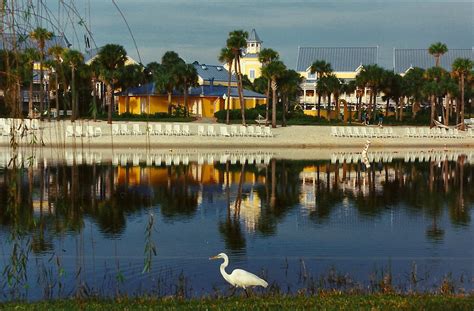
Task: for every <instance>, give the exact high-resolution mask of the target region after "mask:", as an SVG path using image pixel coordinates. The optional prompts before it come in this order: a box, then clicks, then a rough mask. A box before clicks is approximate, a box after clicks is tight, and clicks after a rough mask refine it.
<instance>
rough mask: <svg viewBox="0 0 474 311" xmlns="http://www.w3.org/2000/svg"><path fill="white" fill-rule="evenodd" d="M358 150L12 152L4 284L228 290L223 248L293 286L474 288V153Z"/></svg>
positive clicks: (40, 291) (0, 220)
mask: <svg viewBox="0 0 474 311" xmlns="http://www.w3.org/2000/svg"><path fill="white" fill-rule="evenodd" d="M359 158H360V155H352V154H343V153H338V154H334V156H333V157H332V158H331V159H327V160H318V161H289V160H279V159H274V158H272V156H271V155H270V154H260V153H255V154H232V153H229V154H221V155H217V154H202V155H195V156H188V155H176V154H149V155H133V154H116V155H114V157H113V159H110V160H104V159H101V156H100V155H99V154H94V153H87V154H86V153H74V154H66V156H65V157H64V159H63V160H59V161H51V160H44V159H42V158H40V157H34V158H23V159H19V158H18V159H16V160H17V161H16V162H10V161H9V159H7V157H6V156H4V157H3V158H2V159H0V206H1V208H0V230H1V232H0V233H1V237H0V271H1V272H2V275H1V280H0V289H1V299H2V300H9V299H14V298H27V299H32V300H38V299H46V298H50V297H53V298H57V297H69V296H76V295H80V296H89V295H102V296H113V295H117V294H129V295H135V294H145V293H149V294H153V295H169V294H179V295H186V296H200V295H211V294H214V293H223V294H227V293H228V286H227V284H226V283H225V281H224V280H223V279H222V277H221V275H220V272H219V264H220V261H209V260H208V258H209V257H210V256H213V255H216V254H218V253H220V252H225V253H227V254H228V255H229V256H230V266H229V267H228V268H227V271H228V272H230V271H231V270H232V269H234V268H236V267H240V268H244V269H247V270H250V271H252V272H254V273H256V274H258V275H260V276H263V277H264V278H265V279H266V280H267V281H268V282H269V283H270V284H271V285H272V286H273V290H275V289H276V288H279V289H280V290H281V291H283V292H291V293H295V292H296V291H298V290H300V289H306V290H311V289H314V288H316V287H324V288H339V289H347V288H363V289H365V290H369V291H370V290H376V289H378V288H379V287H380V284H381V283H382V280H384V279H385V281H387V279H388V280H391V284H392V286H393V287H395V288H397V289H400V290H403V291H410V290H420V291H434V290H437V288H438V287H439V285H440V284H441V283H442V280H449V281H450V282H452V283H453V284H454V286H455V289H456V290H458V291H459V290H463V289H464V290H467V291H471V290H472V289H473V271H474V264H473V262H474V258H473V257H474V251H473V247H472V245H473V244H472V243H473V242H472V241H473V238H474V225H473V224H472V217H473V210H474V187H473V186H472V185H473V177H474V165H473V164H472V163H474V162H471V161H470V159H471V158H472V156H471V158H469V156H466V155H462V154H455V155H453V154H451V155H447V154H442V153H436V154H435V153H433V154H429V153H425V154H424V155H421V156H420V155H417V154H411V155H405V156H404V157H401V158H396V157H395V158H393V157H392V156H391V155H386V154H375V155H374V154H371V155H370V160H371V161H372V165H371V167H370V168H367V167H365V165H363V164H361V163H360V160H359ZM19 161H21V163H23V165H18V166H19V167H13V164H14V163H19ZM8 164H10V166H8ZM388 276H390V277H388Z"/></svg>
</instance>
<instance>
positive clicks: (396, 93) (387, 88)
mask: <svg viewBox="0 0 474 311" xmlns="http://www.w3.org/2000/svg"><path fill="white" fill-rule="evenodd" d="M402 81H403V78H402V77H401V76H400V75H398V74H396V73H394V72H393V71H390V70H386V71H385V72H384V74H383V79H382V85H381V88H382V92H383V93H384V96H383V97H382V99H383V100H385V101H386V106H385V117H388V112H389V108H390V100H393V101H395V103H396V107H398V103H399V101H400V100H399V99H400V97H401V96H402ZM396 107H395V109H396Z"/></svg>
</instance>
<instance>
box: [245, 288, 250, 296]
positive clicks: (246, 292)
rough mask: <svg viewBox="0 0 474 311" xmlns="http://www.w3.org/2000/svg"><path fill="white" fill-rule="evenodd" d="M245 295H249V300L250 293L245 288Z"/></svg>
mask: <svg viewBox="0 0 474 311" xmlns="http://www.w3.org/2000/svg"><path fill="white" fill-rule="evenodd" d="M244 291H245V294H246V295H247V298H248V297H250V295H249V292H248V291H247V289H246V288H244Z"/></svg>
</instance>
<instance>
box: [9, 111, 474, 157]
mask: <svg viewBox="0 0 474 311" xmlns="http://www.w3.org/2000/svg"><path fill="white" fill-rule="evenodd" d="M115 123H119V124H122V123H125V124H127V125H128V127H129V128H130V129H131V128H132V124H137V123H138V124H139V125H140V129H141V131H142V132H144V133H145V129H146V126H147V123H146V122H115ZM150 124H151V123H150ZM161 124H162V126H163V128H164V126H165V125H166V124H167V123H161ZM168 124H169V123H168ZM186 124H187V125H189V128H190V133H191V135H190V136H167V135H146V134H142V135H131V134H130V135H113V136H112V134H111V133H112V126H111V125H109V124H107V122H105V121H97V122H94V121H92V120H90V121H89V120H81V121H76V122H75V124H74V126H75V125H82V126H84V127H85V126H88V125H91V126H93V127H94V128H95V127H100V129H101V131H102V135H101V136H99V137H66V127H67V126H68V125H71V122H70V121H59V122H57V121H52V122H47V121H44V122H42V123H41V124H40V129H38V130H35V131H33V133H34V136H33V135H31V134H30V135H26V136H24V137H22V138H18V142H19V146H20V149H21V150H23V152H25V153H26V154H30V153H34V152H38V151H37V150H41V151H40V152H41V153H42V154H43V156H44V157H47V158H61V157H65V153H71V152H72V153H74V154H76V153H78V152H79V153H84V152H87V153H90V154H95V156H96V157H100V158H101V159H112V158H113V157H114V155H116V154H121V155H124V154H128V155H130V161H131V158H132V155H133V154H139V155H141V157H140V158H139V161H145V160H146V158H147V155H153V156H156V155H163V156H167V155H186V157H189V159H191V160H197V158H198V157H200V156H202V155H205V156H206V157H207V156H211V155H212V156H213V157H217V158H218V157H220V155H225V154H227V155H229V154H236V155H244V156H262V157H265V156H268V155H271V156H272V157H277V158H283V159H330V158H334V157H338V158H340V157H341V156H344V155H350V154H356V153H360V152H361V150H362V148H363V147H364V145H365V143H366V141H367V138H352V137H334V136H332V135H331V126H288V127H278V128H276V129H272V133H273V137H222V136H198V135H197V132H198V126H200V125H201V126H204V127H207V126H208V125H209V124H204V123H198V122H193V123H186ZM180 125H183V123H180ZM212 125H214V128H215V130H216V131H217V132H219V127H220V126H225V125H222V124H212ZM426 128H427V127H426ZM392 129H393V132H394V134H395V136H396V137H393V138H370V141H371V147H370V150H371V151H372V152H373V153H376V154H377V153H378V154H379V155H380V156H381V157H383V156H385V157H400V158H406V157H413V156H414V154H416V153H420V152H421V153H423V152H424V153H430V152H438V151H439V152H445V153H446V152H448V153H449V152H450V153H455V154H459V153H464V154H471V153H473V150H474V138H472V137H469V136H468V135H467V133H465V132H462V133H461V134H460V135H461V137H462V138H415V137H406V136H405V131H406V127H397V126H394V127H392ZM33 137H34V138H35V139H36V142H37V143H36V144H32V143H31V142H32V141H33V140H34V139H33ZM41 139H42V141H43V142H44V145H43V146H41V144H40V143H39V142H40V141H41ZM0 145H1V146H0V148H1V149H2V150H4V153H8V150H11V147H10V137H8V136H1V137H0ZM39 147H41V148H39ZM451 156H454V155H451Z"/></svg>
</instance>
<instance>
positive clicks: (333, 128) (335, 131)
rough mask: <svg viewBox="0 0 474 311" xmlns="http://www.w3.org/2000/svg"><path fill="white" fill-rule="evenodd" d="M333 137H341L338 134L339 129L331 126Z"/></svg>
mask: <svg viewBox="0 0 474 311" xmlns="http://www.w3.org/2000/svg"><path fill="white" fill-rule="evenodd" d="M331 136H334V137H337V136H339V133H338V132H337V128H336V127H335V126H331Z"/></svg>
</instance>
